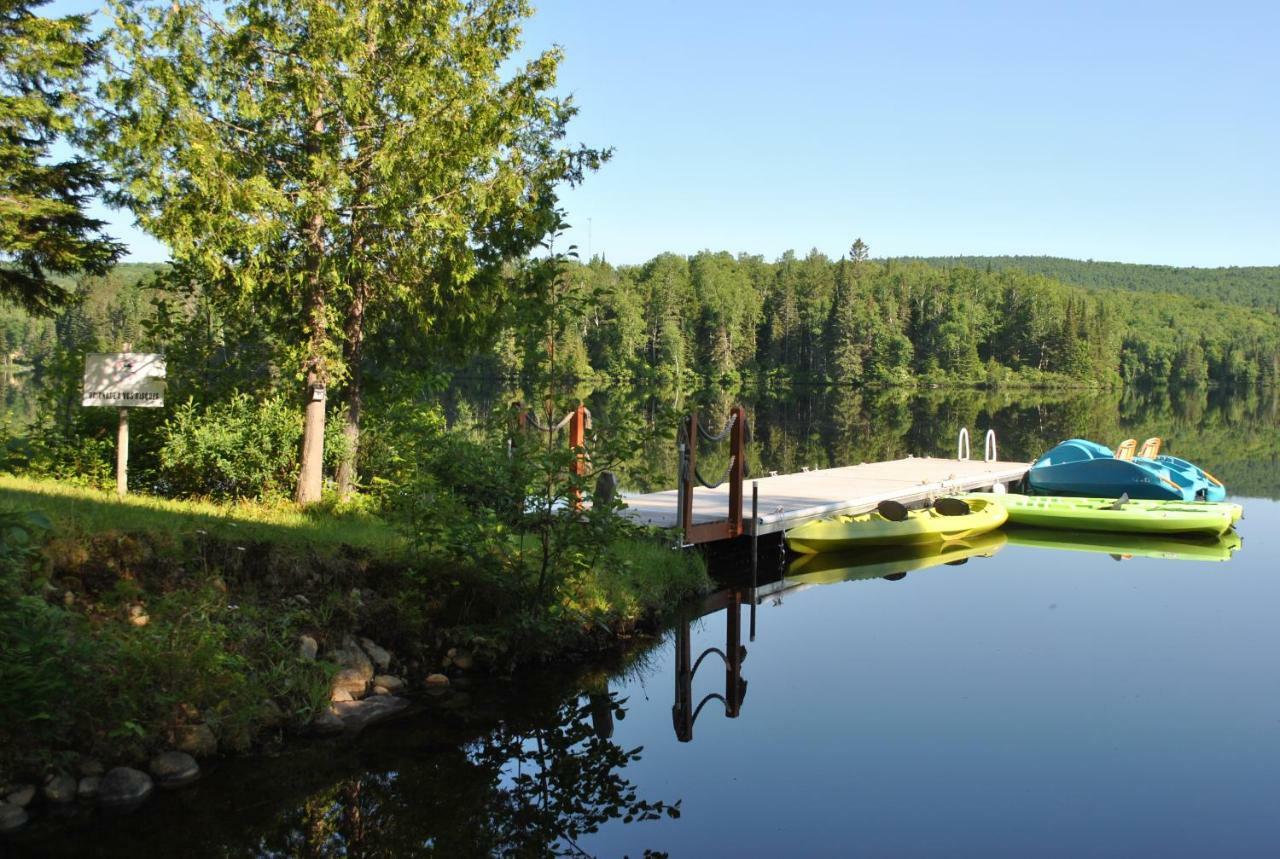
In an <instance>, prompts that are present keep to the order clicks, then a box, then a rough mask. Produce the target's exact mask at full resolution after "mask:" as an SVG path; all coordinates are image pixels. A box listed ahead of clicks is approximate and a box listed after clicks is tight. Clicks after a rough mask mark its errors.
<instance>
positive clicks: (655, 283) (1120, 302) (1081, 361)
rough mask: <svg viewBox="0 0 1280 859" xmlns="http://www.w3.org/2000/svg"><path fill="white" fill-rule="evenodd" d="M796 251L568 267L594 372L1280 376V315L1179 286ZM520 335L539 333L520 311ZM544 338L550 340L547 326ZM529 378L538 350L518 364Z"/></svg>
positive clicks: (1003, 377)
mask: <svg viewBox="0 0 1280 859" xmlns="http://www.w3.org/2000/svg"><path fill="white" fill-rule="evenodd" d="M866 254H867V247H866V245H865V243H863V244H862V245H861V247H860V248H859V255H860V258H859V259H858V260H853V261H851V260H839V261H834V262H833V261H831V260H829V259H827V258H826V257H823V256H822V255H821V254H818V253H817V252H813V253H810V254H809V255H808V256H807V257H805V258H804V259H797V258H796V257H795V255H794V254H791V253H787V254H784V255H783V256H782V258H781V259H779V260H778V261H777V262H775V263H766V262H764V261H762V260H760V259H758V258H755V257H747V256H739V257H738V258H736V259H734V258H732V257H730V256H729V255H727V254H713V253H710V252H703V253H700V254H697V255H695V256H693V257H691V258H689V259H683V258H680V257H675V256H673V255H670V254H664V255H661V256H658V257H655V258H654V259H653V260H651V261H650V262H649V263H647V264H645V265H643V266H623V267H619V268H616V269H615V268H613V267H611V266H609V265H608V264H607V263H604V262H602V261H599V260H596V261H593V262H592V263H591V264H590V265H588V266H579V265H577V264H576V263H574V262H572V261H571V260H566V261H565V263H564V265H563V273H562V275H561V277H562V279H563V280H564V281H565V282H567V283H570V284H572V285H573V288H574V290H575V291H576V293H577V294H579V295H583V296H595V297H597V300H595V301H592V302H587V303H585V304H584V305H583V306H582V307H581V308H579V309H576V310H573V312H570V313H568V314H567V315H563V316H562V318H561V320H560V322H559V323H558V328H557V330H559V331H562V332H566V333H565V334H563V335H557V337H556V339H555V342H556V343H557V346H558V347H559V346H560V344H561V343H566V344H567V343H568V342H569V341H571V340H574V338H578V339H580V340H581V342H582V344H583V345H584V346H585V350H586V354H587V356H589V360H590V362H591V363H590V366H589V367H582V366H581V365H580V364H579V365H577V366H574V367H571V368H570V367H566V368H565V369H566V370H568V371H571V372H572V373H573V374H574V375H576V376H578V377H580V378H583V377H587V376H590V375H592V374H593V373H599V372H606V373H608V374H609V375H611V376H613V377H615V378H616V377H623V378H633V379H663V380H666V381H668V382H676V381H682V382H683V381H687V380H686V379H685V378H684V377H685V376H686V374H688V375H691V376H697V377H701V378H704V379H726V380H732V379H733V377H734V376H735V375H736V374H741V373H754V374H756V375H758V376H760V377H764V378H768V379H769V380H770V382H771V383H773V384H782V383H785V382H786V381H789V380H795V381H804V382H819V381H827V382H832V383H836V384H854V385H880V386H884V385H902V384H913V383H915V382H917V381H923V382H928V383H939V384H940V383H961V384H982V383H988V384H991V383H1000V384H1035V385H1059V386H1061V385H1073V384H1086V385H1089V386H1093V387H1113V386H1116V385H1118V384H1120V383H1121V382H1126V383H1132V384H1144V385H1152V384H1154V385H1174V386H1197V385H1204V384H1208V383H1217V384H1239V383H1255V382H1266V381H1274V380H1275V379H1277V378H1278V377H1280V316H1277V315H1276V314H1275V313H1272V312H1262V313H1257V312H1251V311H1249V310H1246V309H1244V308H1242V307H1238V306H1235V305H1231V304H1217V303H1211V302H1207V301H1203V300H1193V299H1191V298H1189V297H1183V296H1180V295H1170V294H1160V295H1158V296H1157V295H1153V294H1141V295H1135V296H1130V295H1128V294H1126V295H1125V296H1124V297H1121V296H1118V295H1115V294H1113V293H1102V292H1098V291H1092V290H1087V289H1084V288H1081V287H1074V286H1067V285H1065V284H1063V283H1059V282H1057V281H1053V280H1050V279H1049V278H1047V277H1044V276H1041V275H1034V274H1027V273H1025V272H1021V271H1017V270H1014V269H1009V270H1001V271H980V270H975V269H973V268H969V267H966V266H954V267H951V268H941V267H937V266H930V265H926V264H924V263H919V262H910V261H907V262H904V261H894V260H885V261H873V260H871V259H869V258H867V257H866ZM509 324H510V325H511V326H512V329H513V331H515V332H519V331H528V330H529V329H528V328H526V327H522V322H521V321H520V320H519V319H512V320H510V321H509ZM543 339H544V342H545V339H546V338H545V337H544V338H543ZM520 369H521V370H522V371H523V372H524V373H525V374H526V376H527V375H528V374H529V372H530V362H529V361H528V360H526V361H525V362H524V363H523V364H522V365H521V368H520Z"/></svg>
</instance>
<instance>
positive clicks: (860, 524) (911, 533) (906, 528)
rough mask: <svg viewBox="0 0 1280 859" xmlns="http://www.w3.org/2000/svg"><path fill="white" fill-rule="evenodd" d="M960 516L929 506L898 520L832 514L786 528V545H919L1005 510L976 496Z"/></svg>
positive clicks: (966, 533) (993, 519) (812, 549)
mask: <svg viewBox="0 0 1280 859" xmlns="http://www.w3.org/2000/svg"><path fill="white" fill-rule="evenodd" d="M969 507H970V511H969V512H968V513H966V514H964V515H962V516H944V515H943V514H941V513H939V512H938V511H937V510H935V509H933V508H929V509H927V510H912V511H910V512H909V513H908V514H907V518H906V519H904V520H902V521H901V522H895V521H893V520H891V519H886V518H885V517H883V516H881V515H880V514H879V513H862V514H860V515H858V516H833V517H832V518H830V519H821V520H819V521H817V522H810V523H809V524H807V525H801V526H800V527H798V528H792V529H791V530H790V531H788V532H787V546H788V547H790V548H791V550H792V551H795V552H802V553H804V554H814V553H817V552H835V551H839V550H841V549H853V548H858V547H860V546H921V545H932V544H937V543H941V542H943V541H945V540H964V539H968V538H969V537H975V536H977V535H978V534H985V533H986V532H987V531H991V530H994V529H996V528H999V527H1000V526H1001V525H1003V524H1004V520H1005V519H1006V518H1007V516H1008V514H1006V513H1005V510H1004V507H1002V506H1001V505H1000V503H999V502H997V501H994V500H989V499H978V500H976V501H974V502H972V503H970V505H969Z"/></svg>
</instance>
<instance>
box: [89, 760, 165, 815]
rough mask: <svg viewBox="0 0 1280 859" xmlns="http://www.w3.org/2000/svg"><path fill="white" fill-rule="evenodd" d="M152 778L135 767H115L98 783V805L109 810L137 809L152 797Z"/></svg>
mask: <svg viewBox="0 0 1280 859" xmlns="http://www.w3.org/2000/svg"><path fill="white" fill-rule="evenodd" d="M153 787H154V785H153V783H152V781H151V776H149V775H147V774H146V773H144V772H142V771H141V770H135V769H134V768H133V767H113V768H111V769H110V770H107V774H106V775H104V776H103V777H102V781H101V782H99V783H98V804H99V805H104V806H106V807H107V808H116V809H121V810H127V809H131V808H136V807H137V806H139V805H141V804H142V803H143V802H145V801H146V799H147V797H149V796H151V790H152V788H153Z"/></svg>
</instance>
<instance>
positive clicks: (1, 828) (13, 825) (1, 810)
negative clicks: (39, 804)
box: [0, 802, 27, 832]
mask: <svg viewBox="0 0 1280 859" xmlns="http://www.w3.org/2000/svg"><path fill="white" fill-rule="evenodd" d="M26 823H27V810H26V809H25V808H23V807H22V806H20V805H12V804H10V803H7V802H0V832H13V831H14V830H15V829H21V828H22V827H23V826H25V825H26Z"/></svg>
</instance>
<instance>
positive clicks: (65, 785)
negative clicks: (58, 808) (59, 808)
mask: <svg viewBox="0 0 1280 859" xmlns="http://www.w3.org/2000/svg"><path fill="white" fill-rule="evenodd" d="M44 798H45V799H46V800H47V801H49V802H51V803H53V804H54V805H65V804H66V803H68V802H71V801H72V800H73V799H75V798H76V780H75V779H73V778H72V777H71V776H69V775H67V774H66V773H61V772H60V773H53V774H52V775H50V776H49V777H48V778H47V779H45V780H44Z"/></svg>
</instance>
